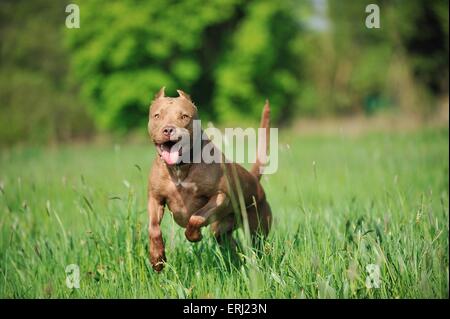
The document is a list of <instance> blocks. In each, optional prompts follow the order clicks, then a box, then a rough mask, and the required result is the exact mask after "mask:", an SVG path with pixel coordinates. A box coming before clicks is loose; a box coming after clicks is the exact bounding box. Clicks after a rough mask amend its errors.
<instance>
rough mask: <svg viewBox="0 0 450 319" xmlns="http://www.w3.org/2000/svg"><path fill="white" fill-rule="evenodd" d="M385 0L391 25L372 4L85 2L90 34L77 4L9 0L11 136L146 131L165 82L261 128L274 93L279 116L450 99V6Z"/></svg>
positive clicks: (31, 138) (3, 66) (4, 13)
mask: <svg viewBox="0 0 450 319" xmlns="http://www.w3.org/2000/svg"><path fill="white" fill-rule="evenodd" d="M373 2H374V3H377V4H378V5H379V6H380V10H381V11H380V14H381V29H367V28H366V27H365V24H364V21H365V18H366V16H367V13H366V12H365V7H366V5H367V2H366V1H364V0H354V1H338V0H327V1H312V0H309V1H303V2H297V1H294V0H283V1H277V2H274V1H270V0H261V1H242V0H211V1H207V2H205V1H200V0H182V1H156V0H155V1H135V0H122V1H118V0H116V1H109V2H108V3H105V2H104V1H100V0H80V1H79V2H77V4H78V5H79V6H80V15H81V28H80V29H67V28H65V24H64V20H65V18H66V15H67V13H65V12H64V8H65V5H66V4H67V3H65V2H59V1H49V0H37V1H33V3H30V2H28V1H23V0H21V1H11V0H9V1H2V2H1V3H0V18H1V19H0V24H1V28H0V39H1V41H0V46H1V50H0V57H1V59H0V98H1V105H0V143H1V144H5V143H7V144H13V143H16V142H18V141H28V142H48V141H59V140H66V139H70V138H74V137H79V136H83V135H90V134H91V133H92V132H93V123H92V122H95V127H96V128H97V129H102V130H105V131H109V132H111V131H120V132H128V131H129V130H130V129H133V128H135V127H140V128H145V127H146V125H145V122H146V120H147V112H148V106H149V104H150V102H151V99H152V97H153V94H154V93H155V92H156V91H157V90H158V89H159V88H160V87H162V86H166V87H167V92H168V94H169V95H175V94H176V93H175V90H176V89H177V88H182V89H184V90H185V91H187V92H189V93H190V94H191V95H192V96H193V98H194V101H195V103H196V104H197V105H198V106H199V110H200V113H201V117H202V119H203V120H205V121H206V120H213V121H216V122H217V123H218V124H230V125H236V123H239V124H240V125H246V124H249V125H252V124H254V123H255V122H256V121H257V120H258V119H259V116H260V111H261V107H262V105H263V103H264V99H265V98H269V99H270V100H271V104H272V119H273V122H274V125H282V124H286V123H288V122H289V121H291V120H293V119H295V117H298V116H304V115H308V116H336V115H345V114H354V113H361V112H366V113H372V112H376V111H377V110H378V109H381V108H387V107H389V108H394V107H398V108H399V109H400V110H402V111H405V112H420V113H422V114H429V113H430V114H431V113H432V112H434V111H435V106H436V104H437V103H435V102H436V100H437V99H438V98H441V97H442V96H444V97H445V96H447V95H448V51H449V49H448V1H446V0H434V1H431V2H429V1H424V0H411V1H408V4H406V3H405V2H404V1H403V0H393V1H383V0H378V1H373ZM321 3H322V6H320V4H321ZM314 21H315V22H316V23H315V24H314V23H313V22H314ZM317 21H322V26H321V24H320V23H319V24H317ZM69 64H70V67H69ZM81 101H82V102H83V103H82V102H81ZM83 104H84V105H87V106H88V111H89V114H87V112H86V110H85V108H84V106H83ZM31 106H32V107H31Z"/></svg>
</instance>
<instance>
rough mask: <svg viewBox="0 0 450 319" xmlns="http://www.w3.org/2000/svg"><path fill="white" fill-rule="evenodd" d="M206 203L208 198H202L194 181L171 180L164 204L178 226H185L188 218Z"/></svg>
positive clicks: (186, 179)
mask: <svg viewBox="0 0 450 319" xmlns="http://www.w3.org/2000/svg"><path fill="white" fill-rule="evenodd" d="M207 201H208V198H207V197H205V196H203V194H202V193H201V189H200V187H199V185H198V183H196V182H195V181H194V180H192V179H190V178H185V179H181V178H180V179H177V178H172V183H171V184H170V186H169V187H168V189H167V194H166V204H167V207H168V208H169V210H170V211H171V212H172V213H173V217H174V219H175V221H176V222H177V224H179V225H180V226H183V227H184V226H186V224H187V222H188V221H189V217H191V216H192V214H194V213H195V212H196V211H198V210H199V209H200V208H201V207H203V206H204V205H205V204H206V202H207Z"/></svg>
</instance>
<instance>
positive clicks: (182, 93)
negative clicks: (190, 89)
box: [177, 90, 192, 103]
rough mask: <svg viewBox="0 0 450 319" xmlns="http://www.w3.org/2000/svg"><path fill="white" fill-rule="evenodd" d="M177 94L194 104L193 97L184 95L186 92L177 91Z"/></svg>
mask: <svg viewBox="0 0 450 319" xmlns="http://www.w3.org/2000/svg"><path fill="white" fill-rule="evenodd" d="M177 92H178V95H179V96H180V97H183V98H185V99H186V100H188V101H189V102H191V103H192V100H191V97H190V96H189V94H187V93H184V92H183V91H181V90H177Z"/></svg>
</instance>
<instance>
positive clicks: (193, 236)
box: [184, 224, 202, 242]
mask: <svg viewBox="0 0 450 319" xmlns="http://www.w3.org/2000/svg"><path fill="white" fill-rule="evenodd" d="M184 234H185V235H186V238H187V240H189V241H191V242H197V241H200V240H201V239H202V232H201V230H200V228H199V227H193V226H192V225H190V224H188V225H187V227H186V231H185V232H184Z"/></svg>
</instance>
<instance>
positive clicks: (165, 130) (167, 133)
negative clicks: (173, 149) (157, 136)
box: [163, 126, 175, 136]
mask: <svg viewBox="0 0 450 319" xmlns="http://www.w3.org/2000/svg"><path fill="white" fill-rule="evenodd" d="M174 133H175V127H173V126H165V127H164V128H163V134H164V135H165V136H171V135H172V134H174Z"/></svg>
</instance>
